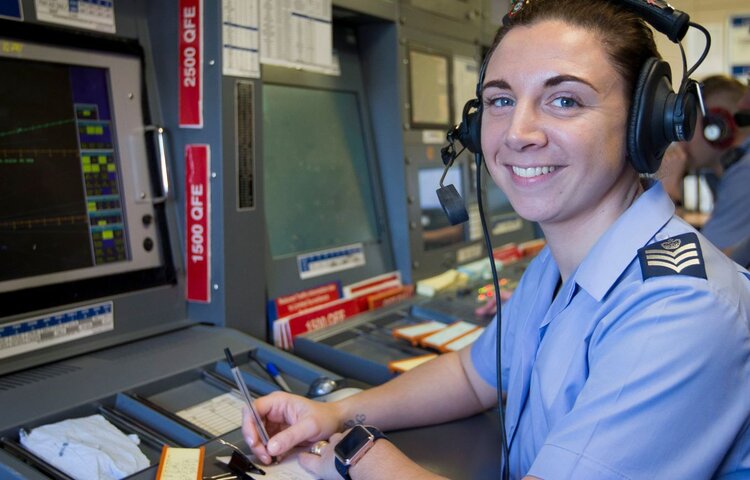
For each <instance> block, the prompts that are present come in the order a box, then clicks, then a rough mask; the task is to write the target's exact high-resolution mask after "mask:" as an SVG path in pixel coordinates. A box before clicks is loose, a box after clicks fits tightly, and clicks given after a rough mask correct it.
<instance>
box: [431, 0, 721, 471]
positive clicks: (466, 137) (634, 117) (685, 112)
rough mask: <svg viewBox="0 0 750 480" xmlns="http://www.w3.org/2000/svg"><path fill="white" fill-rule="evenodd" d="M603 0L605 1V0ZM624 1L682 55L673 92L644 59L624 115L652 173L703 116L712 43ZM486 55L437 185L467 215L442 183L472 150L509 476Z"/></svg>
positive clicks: (651, 8)
mask: <svg viewBox="0 0 750 480" xmlns="http://www.w3.org/2000/svg"><path fill="white" fill-rule="evenodd" d="M529 1H533V0H518V1H514V2H511V5H512V6H511V11H510V12H509V13H508V14H506V15H505V17H503V25H508V24H509V22H510V19H511V17H512V16H513V15H514V13H515V12H517V11H518V10H520V9H521V8H523V5H525V4H526V3H528V2H529ZM603 1H604V0H603ZM606 1H610V2H613V3H617V4H619V5H622V6H624V7H625V8H626V9H628V10H630V11H632V12H633V13H635V14H637V15H639V16H640V17H641V18H642V19H643V20H644V21H645V22H647V23H648V24H649V25H651V26H652V27H653V28H654V29H656V30H658V31H659V32H661V33H663V34H665V35H666V36H667V37H668V38H669V39H670V40H671V41H672V42H674V43H676V44H678V45H679V46H680V51H681V53H682V60H683V71H684V73H683V79H682V82H681V84H680V88H679V89H678V91H677V92H674V91H673V90H672V72H671V69H670V67H669V64H668V63H667V62H665V61H663V60H661V59H658V58H655V57H652V58H649V59H647V60H646V62H644V65H643V66H642V67H641V70H640V73H639V75H638V78H637V81H636V84H635V88H634V93H633V99H632V104H631V107H630V111H629V117H628V124H627V125H628V130H627V139H626V145H627V157H628V161H629V162H630V164H631V165H632V166H633V168H635V170H636V171H637V172H639V173H645V174H652V173H655V172H656V171H657V170H658V169H659V166H660V164H661V159H662V157H663V155H664V152H665V150H666V149H667V147H668V146H669V144H670V143H672V142H676V141H688V140H690V139H691V138H692V136H693V134H694V132H695V125H696V120H697V112H698V109H699V108H700V111H701V112H702V113H703V115H704V116H706V112H705V106H704V104H703V98H702V93H701V89H700V85H699V84H698V83H697V82H695V81H694V80H692V79H691V78H690V75H691V74H692V73H693V72H694V71H695V69H697V68H698V66H699V65H700V64H701V63H702V62H703V60H704V59H705V58H706V55H708V50H709V48H710V46H711V36H710V34H709V32H708V31H707V30H706V29H705V28H704V27H703V26H701V25H699V24H696V23H693V22H691V21H690V17H689V15H688V14H687V13H685V12H681V11H679V10H675V9H674V8H673V7H672V6H671V5H669V4H668V3H666V2H664V1H663V0H606ZM689 27H694V28H697V29H698V30H700V31H701V32H702V33H703V34H704V36H705V38H706V45H705V47H704V50H703V54H702V55H701V56H700V58H699V59H698V60H697V61H696V63H695V65H693V67H691V68H690V69H689V70H688V69H687V60H686V55H685V51H684V49H683V47H682V44H681V43H680V41H681V40H682V39H683V37H684V36H685V34H686V33H687V30H688V28H689ZM489 59H490V55H487V56H486V57H485V59H484V61H483V62H482V66H481V68H480V70H479V81H478V82H477V86H476V92H475V98H472V99H470V100H469V101H467V102H466V104H465V105H464V108H463V112H462V116H461V123H460V124H458V125H456V126H454V127H453V128H451V129H450V130H449V131H448V132H447V135H446V139H447V141H448V145H446V146H445V147H443V148H442V149H441V157H442V160H443V164H444V165H445V170H444V172H443V176H442V177H441V179H440V187H439V188H438V189H437V195H438V199H439V200H440V204H441V206H442V207H443V211H444V212H445V214H446V216H447V217H448V220H449V221H450V222H451V224H452V225H456V224H458V223H461V222H464V221H466V220H468V218H469V217H468V213H467V212H466V207H465V206H464V203H463V200H462V199H461V197H460V195H459V194H458V192H457V191H456V189H455V187H454V186H453V185H443V181H444V179H445V176H446V174H447V172H448V169H450V167H451V166H452V165H453V163H454V162H455V160H456V158H457V157H458V156H459V155H460V154H461V153H462V152H463V150H464V149H466V150H468V151H469V152H471V153H473V154H474V161H475V163H476V166H477V168H476V172H477V173H476V191H477V204H478V207H479V215H480V219H481V223H482V231H483V234H484V240H485V246H486V248H487V255H488V256H489V261H490V268H491V270H492V279H493V283H494V288H495V302H496V310H497V320H496V328H497V334H496V335H497V352H496V353H497V359H496V362H497V376H498V378H497V390H498V412H499V415H500V424H501V426H500V431H501V444H502V455H503V468H502V478H503V480H507V479H508V477H509V463H508V462H509V460H508V456H509V454H508V447H509V446H508V441H507V438H506V432H505V420H504V411H503V406H502V387H501V386H502V381H501V375H502V362H501V353H500V345H501V324H500V318H501V316H500V313H501V305H500V288H499V285H498V276H497V268H496V265H495V261H494V257H493V250H492V244H491V241H490V236H489V231H488V227H487V222H486V219H485V216H484V210H483V205H482V192H481V171H482V169H481V165H482V162H483V156H482V141H481V130H482V110H483V109H482V89H483V85H484V77H485V73H486V70H487V64H488V62H489ZM456 141H458V142H460V143H461V145H462V146H463V148H462V149H461V150H460V151H458V152H456V148H455V145H454V144H455V142H456Z"/></svg>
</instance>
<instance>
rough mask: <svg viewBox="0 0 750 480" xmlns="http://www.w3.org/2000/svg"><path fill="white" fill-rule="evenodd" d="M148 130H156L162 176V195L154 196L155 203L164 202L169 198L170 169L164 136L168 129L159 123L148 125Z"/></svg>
mask: <svg viewBox="0 0 750 480" xmlns="http://www.w3.org/2000/svg"><path fill="white" fill-rule="evenodd" d="M145 131H146V132H156V144H157V146H158V150H159V152H158V154H159V175H160V176H161V195H160V196H158V197H154V198H153V200H152V201H153V203H164V202H165V201H166V200H167V198H169V191H170V188H169V171H168V170H167V149H166V147H165V141H164V137H165V136H166V134H167V131H166V129H165V128H164V127H160V126H158V125H147V126H146V127H145Z"/></svg>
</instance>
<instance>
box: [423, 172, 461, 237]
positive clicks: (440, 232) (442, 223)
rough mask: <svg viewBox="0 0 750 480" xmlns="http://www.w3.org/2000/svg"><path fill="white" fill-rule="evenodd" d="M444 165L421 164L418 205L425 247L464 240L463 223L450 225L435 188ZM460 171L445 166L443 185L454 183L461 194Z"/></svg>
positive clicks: (438, 185)
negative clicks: (430, 165) (424, 165)
mask: <svg viewBox="0 0 750 480" xmlns="http://www.w3.org/2000/svg"><path fill="white" fill-rule="evenodd" d="M443 170H444V169H443V168H421V169H419V173H418V177H419V178H418V180H419V207H420V209H421V216H420V220H421V224H422V241H423V242H424V249H425V250H434V249H437V248H442V247H447V246H450V245H455V244H458V243H461V242H464V241H465V240H466V239H467V238H466V228H467V227H466V225H467V224H465V223H464V224H459V225H451V224H450V222H449V221H448V217H447V216H446V215H445V212H444V211H443V208H442V206H441V205H440V202H439V201H438V197H437V193H436V190H437V189H438V188H439V187H440V177H442V175H443ZM462 181H463V179H462V171H461V170H460V169H459V168H457V166H454V167H453V168H451V169H449V170H448V173H447V174H446V176H445V179H444V180H443V185H450V184H453V186H454V187H456V191H458V194H459V195H461V197H463V183H462Z"/></svg>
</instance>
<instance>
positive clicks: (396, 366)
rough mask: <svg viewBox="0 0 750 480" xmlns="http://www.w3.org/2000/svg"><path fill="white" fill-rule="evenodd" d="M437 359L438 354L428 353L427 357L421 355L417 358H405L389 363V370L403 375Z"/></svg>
mask: <svg viewBox="0 0 750 480" xmlns="http://www.w3.org/2000/svg"><path fill="white" fill-rule="evenodd" d="M435 357H437V353H428V354H427V355H419V356H416V357H409V358H404V359H402V360H394V361H392V362H388V369H389V370H390V371H392V372H395V373H402V372H406V371H408V370H411V369H412V368H416V367H418V366H420V365H422V364H423V363H425V362H428V361H430V360H432V359H433V358H435Z"/></svg>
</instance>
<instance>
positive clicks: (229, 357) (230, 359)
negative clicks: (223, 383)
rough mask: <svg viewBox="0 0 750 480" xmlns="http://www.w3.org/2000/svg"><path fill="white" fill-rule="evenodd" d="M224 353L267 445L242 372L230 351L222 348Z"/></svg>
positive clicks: (256, 426)
mask: <svg viewBox="0 0 750 480" xmlns="http://www.w3.org/2000/svg"><path fill="white" fill-rule="evenodd" d="M224 355H226V357H227V363H228V364H229V368H230V369H231V370H232V375H233V376H234V381H235V382H236V383H237V388H239V390H240V393H241V394H242V396H243V397H244V398H245V403H246V404H247V407H248V408H249V409H250V413H251V414H252V416H253V421H254V422H255V429H256V430H257V431H258V433H259V434H260V441H261V442H263V445H265V446H268V432H267V431H266V427H265V426H264V425H263V421H262V420H261V419H260V415H258V411H257V410H256V409H255V407H254V406H253V397H251V396H250V392H249V391H248V389H247V385H246V384H245V379H244V378H242V372H240V369H239V367H238V366H237V364H236V363H234V357H232V352H230V351H229V349H228V348H225V349H224ZM271 460H272V461H273V462H274V463H275V462H276V457H271Z"/></svg>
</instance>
